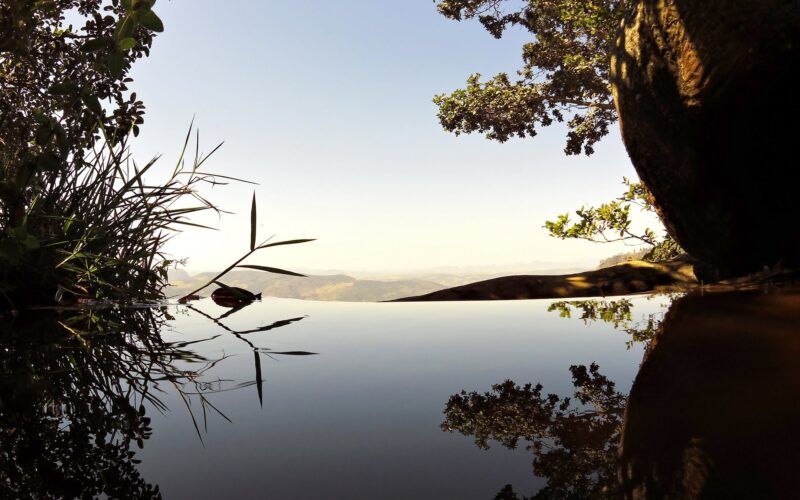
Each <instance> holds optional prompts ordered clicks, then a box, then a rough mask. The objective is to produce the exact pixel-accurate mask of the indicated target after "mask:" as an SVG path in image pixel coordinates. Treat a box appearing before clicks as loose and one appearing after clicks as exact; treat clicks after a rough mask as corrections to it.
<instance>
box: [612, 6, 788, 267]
mask: <svg viewBox="0 0 800 500" xmlns="http://www.w3.org/2000/svg"><path fill="white" fill-rule="evenodd" d="M798 77H800V4H799V3H798V2H796V1H795V0H738V1H735V2H730V1H721V0H640V1H638V2H637V4H636V7H635V8H634V9H633V13H632V15H631V16H630V17H629V18H628V20H627V21H626V23H625V25H624V30H623V33H622V35H621V36H620V38H619V39H618V47H617V54H616V57H615V58H614V60H613V61H612V82H613V84H614V95H615V101H616V103H617V107H618V110H619V115H620V125H621V129H622V135H623V138H624V141H625V145H626V147H627V149H628V153H629V154H630V156H631V159H632V161H633V164H634V166H635V167H636V170H637V172H638V173H639V175H640V177H641V178H642V180H643V181H644V182H645V183H646V185H647V186H648V187H649V188H650V190H651V191H652V193H653V195H654V196H655V199H656V202H657V205H658V207H659V208H660V211H661V213H662V215H663V219H664V220H665V222H666V224H667V226H668V228H669V229H670V232H671V233H672V234H673V235H674V236H675V237H676V238H677V239H678V241H679V242H680V243H681V245H682V246H683V247H684V248H685V249H686V250H687V251H689V252H690V253H691V254H692V255H694V256H696V257H698V258H700V259H701V260H704V261H706V262H708V263H710V264H713V265H716V266H719V267H720V268H722V269H724V270H727V271H732V272H746V271H751V270H754V269H759V268H760V267H761V266H763V265H773V264H775V262H776V261H778V260H779V259H780V258H782V257H785V256H787V255H792V254H794V253H797V252H798V250H800V226H798V225H797V224H796V221H797V219H798V218H800V204H797V203H796V202H795V199H796V188H795V185H794V184H793V183H791V182H787V179H786V176H787V172H788V171H789V170H790V169H793V163H792V160H790V158H792V157H794V156H795V155H796V154H797V151H796V144H797V137H798V134H799V132H800V126H799V125H798V120H797V116H798V111H800V110H799V109H798V107H799V105H798V101H797V99H796V96H795V91H796V85H797V81H798V80H800V78H798Z"/></svg>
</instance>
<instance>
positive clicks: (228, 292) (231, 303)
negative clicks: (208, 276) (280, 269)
mask: <svg viewBox="0 0 800 500" xmlns="http://www.w3.org/2000/svg"><path fill="white" fill-rule="evenodd" d="M211 300H213V301H214V303H215V304H217V305H218V306H222V307H241V306H244V305H247V304H249V303H251V302H253V301H254V300H261V294H260V293H256V294H254V293H252V292H249V291H247V290H245V289H244V288H239V287H235V286H231V287H227V288H217V289H216V290H214V292H213V293H212V294H211Z"/></svg>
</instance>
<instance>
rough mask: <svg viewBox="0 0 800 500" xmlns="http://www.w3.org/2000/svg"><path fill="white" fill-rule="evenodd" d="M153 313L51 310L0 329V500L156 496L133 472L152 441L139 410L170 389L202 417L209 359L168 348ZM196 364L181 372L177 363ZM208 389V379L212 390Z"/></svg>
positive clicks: (159, 317) (180, 347)
mask: <svg viewBox="0 0 800 500" xmlns="http://www.w3.org/2000/svg"><path fill="white" fill-rule="evenodd" d="M167 318H168V317H167V315H166V312H164V311H162V310H157V309H149V308H146V309H108V310H102V311H94V312H86V313H81V314H78V315H73V316H70V317H64V316H62V315H59V314H57V313H55V312H53V311H43V312H38V313H36V314H35V315H31V316H30V317H26V316H22V317H20V318H17V320H15V321H14V322H13V323H8V324H0V366H1V367H2V374H1V375H0V441H1V442H2V448H0V497H2V498H73V497H84V498H90V497H97V496H108V497H111V498H152V497H159V496H160V494H159V491H158V486H153V485H151V484H148V483H147V481H145V480H144V478H142V477H141V475H140V474H139V472H138V471H137V470H136V464H137V463H138V460H137V459H136V453H135V451H134V448H133V445H134V444H135V445H136V446H137V447H139V448H141V447H142V446H143V444H144V441H145V440H146V439H148V438H149V437H150V434H151V429H150V419H149V418H148V417H147V415H146V410H145V404H148V405H150V406H153V407H155V408H157V409H159V410H163V409H165V407H164V405H163V404H162V402H161V401H160V400H159V399H158V393H159V392H160V391H161V390H162V387H163V386H165V385H171V386H175V387H176V388H177V389H178V393H179V394H180V395H181V396H182V397H183V398H184V401H185V402H186V403H187V404H188V403H189V402H190V401H191V400H195V401H197V400H199V402H200V405H201V407H202V410H203V414H204V415H205V413H206V411H207V410H211V411H214V410H215V408H214V407H213V406H212V405H211V404H210V403H209V402H208V400H207V399H206V398H205V396H204V392H207V391H208V389H209V386H208V385H207V383H201V382H200V377H201V375H202V374H203V372H204V371H205V370H207V369H208V368H209V367H210V366H213V363H211V362H208V361H207V360H205V359H203V358H201V357H199V356H197V355H195V354H194V353H192V352H191V351H189V350H187V349H186V347H187V345H188V344H189V343H185V342H183V343H169V342H165V341H164V340H163V339H162V338H161V336H160V334H159V330H160V328H161V326H162V324H163V323H164V320H165V319H167ZM178 361H181V362H184V364H186V363H189V364H198V368H196V369H193V370H184V369H180V368H178V367H177V365H176V362H178ZM211 385H213V383H212V384H211Z"/></svg>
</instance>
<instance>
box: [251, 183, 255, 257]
mask: <svg viewBox="0 0 800 500" xmlns="http://www.w3.org/2000/svg"><path fill="white" fill-rule="evenodd" d="M255 249H256V192H255V191H253V203H252V205H251V206H250V250H251V251H252V250H255Z"/></svg>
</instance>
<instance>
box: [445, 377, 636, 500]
mask: <svg viewBox="0 0 800 500" xmlns="http://www.w3.org/2000/svg"><path fill="white" fill-rule="evenodd" d="M570 371H571V372H572V383H573V385H574V386H575V393H574V398H569V397H565V398H560V397H558V396H556V395H555V394H547V395H544V394H543V393H542V386H541V385H540V384H537V385H536V386H533V385H531V384H527V385H525V386H524V387H520V386H518V385H516V384H514V382H512V381H510V380H507V381H505V382H503V383H502V384H498V385H495V386H493V387H492V391H491V392H487V393H484V394H479V393H477V392H471V393H467V392H465V391H462V392H461V393H460V394H456V395H453V396H451V397H450V400H449V401H448V403H447V406H446V408H445V421H444V423H442V429H443V430H445V431H448V432H459V433H461V434H464V435H468V436H473V437H474V438H475V444H476V445H478V447H480V448H482V449H487V448H489V440H490V439H493V440H495V441H497V442H499V443H500V444H502V445H503V446H505V447H507V448H516V447H517V444H518V442H519V441H520V440H523V441H526V442H528V446H527V448H528V449H529V450H531V451H532V452H533V454H534V460H533V472H534V474H536V475H537V476H540V477H544V478H546V479H547V485H546V486H545V487H544V488H543V489H542V490H541V491H539V492H538V493H537V494H536V495H535V496H534V497H532V498H536V499H549V498H558V499H564V498H570V499H583V498H592V499H594V498H600V499H602V498H617V497H619V496H620V495H619V491H618V490H617V483H616V465H617V444H618V442H619V437H620V432H621V429H622V418H623V413H624V410H625V404H626V397H625V396H624V395H623V394H620V393H619V392H617V391H616V389H615V386H614V382H612V381H610V380H609V379H608V378H606V377H605V376H603V375H602V374H600V372H599V367H598V366H597V365H596V364H594V363H593V364H592V365H591V366H590V367H588V368H587V367H586V366H583V365H581V366H571V367H570ZM576 401H577V403H579V404H576ZM496 498H497V499H508V500H511V499H518V498H520V497H518V496H517V495H516V493H514V491H513V489H512V488H511V486H506V487H505V488H504V489H503V490H502V491H501V492H500V493H498V495H497V497H496ZM522 498H526V497H522Z"/></svg>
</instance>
